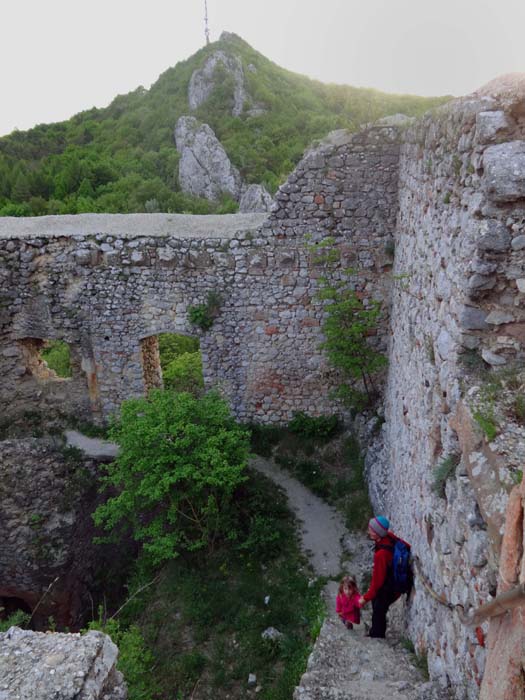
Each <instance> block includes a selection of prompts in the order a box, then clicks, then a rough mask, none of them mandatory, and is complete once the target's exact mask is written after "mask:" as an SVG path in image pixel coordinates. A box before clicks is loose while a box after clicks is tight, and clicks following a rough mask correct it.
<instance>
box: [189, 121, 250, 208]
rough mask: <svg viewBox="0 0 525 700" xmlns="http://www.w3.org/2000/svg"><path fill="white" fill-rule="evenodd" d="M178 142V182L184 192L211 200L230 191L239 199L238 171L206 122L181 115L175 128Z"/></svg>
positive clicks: (239, 183) (239, 179)
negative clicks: (201, 122) (179, 155)
mask: <svg viewBox="0 0 525 700" xmlns="http://www.w3.org/2000/svg"><path fill="white" fill-rule="evenodd" d="M175 142H176V144H177V150H178V151H179V153H180V154H181V157H180V162H179V184H180V187H181V189H182V191H183V192H188V193H189V194H192V195H195V196H197V197H204V198H206V199H212V200H218V199H220V197H221V196H222V195H224V194H228V195H230V197H231V198H232V199H235V200H236V201H238V200H239V198H240V196H241V187H242V182H241V176H240V174H239V171H238V170H237V168H235V167H234V166H233V165H232V164H231V163H230V159H229V158H228V156H227V155H226V151H225V150H224V148H223V147H222V145H221V143H220V142H219V140H218V139H217V137H216V136H215V134H214V133H213V131H212V129H210V127H209V126H208V125H207V124H199V122H198V121H197V120H196V119H195V118H194V117H181V118H180V119H179V121H178V122H177V126H176V128H175Z"/></svg>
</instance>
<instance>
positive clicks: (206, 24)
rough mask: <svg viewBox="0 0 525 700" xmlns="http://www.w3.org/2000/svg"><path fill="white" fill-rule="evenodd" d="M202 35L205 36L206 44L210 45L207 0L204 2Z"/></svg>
mask: <svg viewBox="0 0 525 700" xmlns="http://www.w3.org/2000/svg"><path fill="white" fill-rule="evenodd" d="M204 34H205V36H206V44H209V43H210V27H209V24H208V0H204Z"/></svg>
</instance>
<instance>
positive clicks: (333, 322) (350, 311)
mask: <svg viewBox="0 0 525 700" xmlns="http://www.w3.org/2000/svg"><path fill="white" fill-rule="evenodd" d="M308 251H309V252H310V255H311V257H312V262H313V264H315V265H320V266H322V267H323V268H324V269H325V270H326V272H327V274H328V275H330V274H332V273H333V272H334V271H335V270H336V269H337V268H338V266H339V264H340V262H341V251H340V250H339V248H338V247H337V246H336V242H335V239H334V238H332V237H331V236H329V237H327V238H325V239H324V240H323V241H321V242H320V243H318V244H313V245H308ZM338 272H340V274H341V275H342V277H343V279H341V280H340V281H334V280H333V279H332V280H330V279H329V277H321V279H320V285H319V291H318V294H317V296H318V298H319V299H320V300H321V301H325V302H329V303H328V304H327V305H326V306H325V311H326V318H325V321H324V323H323V328H322V330H323V333H324V336H325V341H324V342H323V343H322V344H321V348H323V349H324V350H325V351H326V355H327V358H328V361H329V362H330V364H331V365H332V366H333V367H335V368H336V369H338V370H339V372H340V374H341V376H342V380H343V381H342V383H341V385H340V387H339V388H338V390H337V391H336V392H335V397H336V398H338V399H340V400H341V401H343V403H344V404H345V405H346V406H347V407H348V408H351V409H352V410H354V411H362V410H363V409H364V408H365V407H366V406H367V405H369V404H371V403H372V402H373V401H374V399H375V398H376V396H377V390H376V388H375V385H374V378H373V377H374V375H375V374H376V373H377V372H379V370H381V369H382V368H383V367H384V366H385V365H386V363H387V360H386V357H385V356H384V355H383V354H382V353H380V352H378V351H377V350H376V349H375V348H374V347H373V346H372V345H371V344H370V342H369V338H370V336H373V335H375V334H376V333H377V327H378V324H379V320H380V317H381V303H380V302H379V301H377V300H375V299H372V298H368V299H365V298H364V297H363V296H362V295H361V294H359V293H358V292H357V291H356V290H355V288H354V287H355V284H353V282H352V277H353V275H354V271H353V270H349V269H343V268H341V269H339V270H338ZM361 386H362V387H364V392H363V391H361Z"/></svg>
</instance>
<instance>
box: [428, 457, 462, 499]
mask: <svg viewBox="0 0 525 700" xmlns="http://www.w3.org/2000/svg"><path fill="white" fill-rule="evenodd" d="M460 459H461V455H459V454H450V455H448V456H447V457H445V459H443V460H441V462H440V463H439V464H438V465H437V467H436V468H435V469H434V483H433V485H432V490H433V491H434V493H436V494H437V495H438V496H440V497H441V498H444V497H445V484H446V483H447V479H449V478H450V477H451V476H452V475H453V474H454V472H455V470H456V467H457V466H458V464H459V462H460Z"/></svg>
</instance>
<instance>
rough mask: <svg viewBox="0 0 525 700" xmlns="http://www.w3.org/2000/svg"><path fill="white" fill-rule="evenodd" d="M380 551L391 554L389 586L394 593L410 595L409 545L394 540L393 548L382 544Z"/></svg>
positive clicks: (411, 579)
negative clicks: (386, 551)
mask: <svg viewBox="0 0 525 700" xmlns="http://www.w3.org/2000/svg"><path fill="white" fill-rule="evenodd" d="M380 548H381V549H388V550H389V551H390V552H392V555H393V556H392V568H391V571H390V586H391V588H392V590H393V591H394V592H395V593H410V591H411V590H412V583H413V574H412V567H411V565H410V545H409V544H407V543H406V542H403V540H399V539H396V541H395V544H394V546H393V547H390V546H389V545H386V544H383V545H380Z"/></svg>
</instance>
